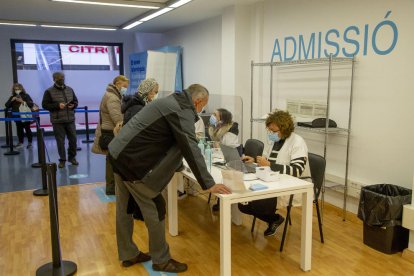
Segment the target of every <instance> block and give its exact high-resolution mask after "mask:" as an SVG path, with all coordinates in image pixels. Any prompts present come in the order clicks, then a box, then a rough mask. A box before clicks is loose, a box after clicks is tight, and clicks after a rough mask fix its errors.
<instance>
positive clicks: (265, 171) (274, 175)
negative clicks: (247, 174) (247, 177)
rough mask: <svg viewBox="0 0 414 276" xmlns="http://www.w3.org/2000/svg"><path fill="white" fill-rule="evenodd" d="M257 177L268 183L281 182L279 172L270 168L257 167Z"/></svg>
mask: <svg viewBox="0 0 414 276" xmlns="http://www.w3.org/2000/svg"><path fill="white" fill-rule="evenodd" d="M256 176H257V178H259V179H261V180H263V181H266V182H273V181H278V180H279V172H274V171H272V170H271V169H270V167H257V168H256Z"/></svg>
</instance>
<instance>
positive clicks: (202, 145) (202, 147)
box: [198, 139, 204, 156]
mask: <svg viewBox="0 0 414 276" xmlns="http://www.w3.org/2000/svg"><path fill="white" fill-rule="evenodd" d="M198 147H199V148H200V150H201V154H202V155H203V156H204V142H203V139H200V141H198Z"/></svg>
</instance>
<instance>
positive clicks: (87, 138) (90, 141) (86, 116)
mask: <svg viewBox="0 0 414 276" xmlns="http://www.w3.org/2000/svg"><path fill="white" fill-rule="evenodd" d="M85 127H86V140H83V141H82V143H93V140H90V139H89V112H88V107H87V106H85Z"/></svg>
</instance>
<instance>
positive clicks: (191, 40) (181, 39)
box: [165, 11, 222, 94]
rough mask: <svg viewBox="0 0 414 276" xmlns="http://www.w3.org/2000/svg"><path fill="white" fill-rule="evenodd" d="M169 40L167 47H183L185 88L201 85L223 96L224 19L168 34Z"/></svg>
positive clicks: (210, 20)
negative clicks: (222, 28)
mask: <svg viewBox="0 0 414 276" xmlns="http://www.w3.org/2000/svg"><path fill="white" fill-rule="evenodd" d="M200 12H202V11H200ZM165 37H166V38H165V39H166V41H165V45H172V46H181V47H183V81H184V88H186V87H188V86H189V85H191V84H193V83H200V84H202V85H204V86H206V87H207V89H209V91H210V92H211V93H213V94H221V72H222V69H221V18H220V17H215V18H212V19H209V20H206V21H203V22H200V23H196V24H193V25H191V26H187V27H183V28H180V29H177V30H174V31H171V32H168V33H165Z"/></svg>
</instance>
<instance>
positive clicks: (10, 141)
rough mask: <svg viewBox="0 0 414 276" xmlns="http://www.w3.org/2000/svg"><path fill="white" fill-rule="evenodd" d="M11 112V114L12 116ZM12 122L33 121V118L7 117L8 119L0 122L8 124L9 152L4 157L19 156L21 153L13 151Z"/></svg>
mask: <svg viewBox="0 0 414 276" xmlns="http://www.w3.org/2000/svg"><path fill="white" fill-rule="evenodd" d="M10 113H11V112H9V114H10ZM12 121H33V118H10V116H7V118H0V122H6V127H7V133H6V135H7V137H8V139H7V137H6V139H7V140H8V142H9V143H8V147H9V150H8V151H7V152H5V153H4V155H17V154H19V153H20V152H19V151H16V150H14V149H13V128H12V124H11V122H12Z"/></svg>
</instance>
